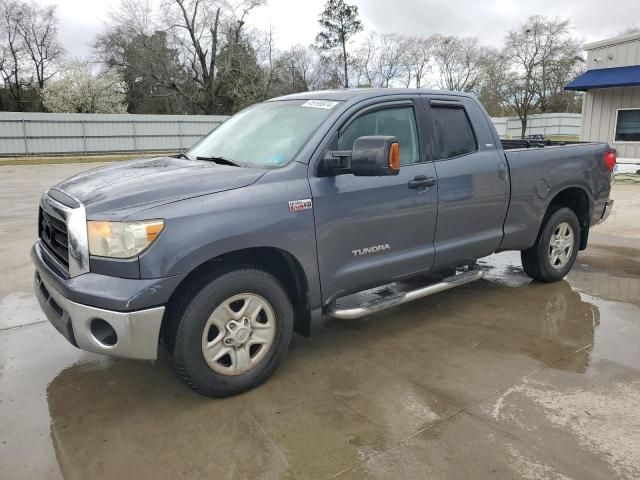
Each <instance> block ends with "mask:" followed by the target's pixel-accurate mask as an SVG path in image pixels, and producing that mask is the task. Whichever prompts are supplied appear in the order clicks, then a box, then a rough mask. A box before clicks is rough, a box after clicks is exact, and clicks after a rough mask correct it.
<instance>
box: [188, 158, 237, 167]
mask: <svg viewBox="0 0 640 480" xmlns="http://www.w3.org/2000/svg"><path fill="white" fill-rule="evenodd" d="M196 159H198V160H206V161H208V162H215V163H217V164H218V165H231V166H232V167H242V165H240V164H239V163H236V162H234V161H233V160H229V159H228V158H225V157H196Z"/></svg>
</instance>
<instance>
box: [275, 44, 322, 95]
mask: <svg viewBox="0 0 640 480" xmlns="http://www.w3.org/2000/svg"><path fill="white" fill-rule="evenodd" d="M320 61H321V60H320V56H319V55H318V53H317V51H316V50H314V49H313V48H307V47H304V46H302V45H294V46H293V47H291V49H289V50H287V51H285V52H282V53H281V54H280V55H279V56H278V59H277V64H278V67H279V68H278V74H279V76H280V81H281V82H282V84H285V85H287V87H286V88H284V90H286V91H287V93H294V92H306V91H309V90H316V89H317V88H319V85H320V79H321V76H322V72H321V65H320Z"/></svg>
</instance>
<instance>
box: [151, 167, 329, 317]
mask: <svg viewBox="0 0 640 480" xmlns="http://www.w3.org/2000/svg"><path fill="white" fill-rule="evenodd" d="M305 168H306V166H305ZM265 177H269V175H266V176H265ZM263 178H264V177H263ZM275 180H276V181H259V182H257V183H255V184H253V185H251V186H249V187H245V188H239V189H235V190H230V191H226V192H220V193H217V194H213V195H206V196H202V197H198V198H193V199H189V200H184V201H180V202H176V203H173V204H170V205H164V206H162V207H158V208H157V209H151V210H147V211H145V212H144V213H143V214H142V215H143V216H145V217H146V218H164V219H165V222H166V224H165V228H164V230H163V232H162V234H161V235H160V236H159V237H158V239H157V241H156V242H155V243H154V244H153V245H152V247H151V248H149V250H147V251H146V252H144V253H143V254H142V255H141V256H140V276H141V277H142V278H156V277H165V276H172V275H183V274H188V273H190V272H191V271H193V270H194V269H195V268H197V267H198V266H200V265H202V264H203V263H205V262H207V261H209V260H211V259H213V258H216V257H219V256H221V255H223V254H227V253H231V252H234V251H237V250H242V249H247V248H255V247H274V248H278V249H280V250H283V251H285V252H288V253H289V254H291V255H292V256H293V257H294V258H295V259H296V260H297V261H298V262H299V264H300V265H301V266H302V269H303V270H304V273H305V275H306V277H307V282H308V286H309V295H310V301H311V302H312V303H311V304H312V306H314V305H316V304H318V305H319V302H320V300H319V299H320V286H319V283H318V282H319V280H318V278H319V277H318V263H317V256H316V248H315V245H316V244H315V225H314V219H313V210H312V209H311V208H308V209H303V210H298V211H294V212H291V211H290V210H289V203H288V202H289V201H290V200H301V199H309V198H310V197H311V194H310V190H309V183H308V181H307V180H306V176H305V178H303V179H302V178H300V179H291V178H288V179H286V180H283V181H279V180H277V179H275Z"/></svg>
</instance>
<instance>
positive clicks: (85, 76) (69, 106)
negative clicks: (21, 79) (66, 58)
mask: <svg viewBox="0 0 640 480" xmlns="http://www.w3.org/2000/svg"><path fill="white" fill-rule="evenodd" d="M121 83H122V80H121V79H120V77H119V76H118V75H117V73H115V72H112V71H106V72H101V73H100V74H97V75H96V74H94V73H93V72H92V71H91V68H90V66H89V65H88V64H87V63H83V62H78V61H73V62H69V63H68V64H66V65H65V68H64V69H63V71H62V72H61V74H60V76H59V77H58V78H57V79H56V80H53V81H50V82H49V83H48V84H47V85H46V86H45V87H44V89H43V90H42V94H41V95H42V102H43V104H44V106H45V108H46V109H47V110H48V111H50V112H68V113H125V112H126V111H127V104H126V99H125V94H124V92H123V91H122V85H121Z"/></svg>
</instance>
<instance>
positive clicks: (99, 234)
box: [87, 220, 164, 258]
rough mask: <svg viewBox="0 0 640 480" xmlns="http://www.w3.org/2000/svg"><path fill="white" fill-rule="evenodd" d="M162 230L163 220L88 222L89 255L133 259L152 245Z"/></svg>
mask: <svg viewBox="0 0 640 480" xmlns="http://www.w3.org/2000/svg"><path fill="white" fill-rule="evenodd" d="M163 228H164V220H143V221H139V222H102V221H96V220H89V221H88V222H87V232H88V234H89V253H90V254H91V255H98V256H100V257H112V258H129V257H135V256H136V255H138V254H139V253H141V252H142V251H143V250H144V249H145V248H147V247H148V246H149V245H151V244H152V243H153V241H154V240H155V239H156V238H157V237H158V235H160V232H161V231H162V229H163Z"/></svg>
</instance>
